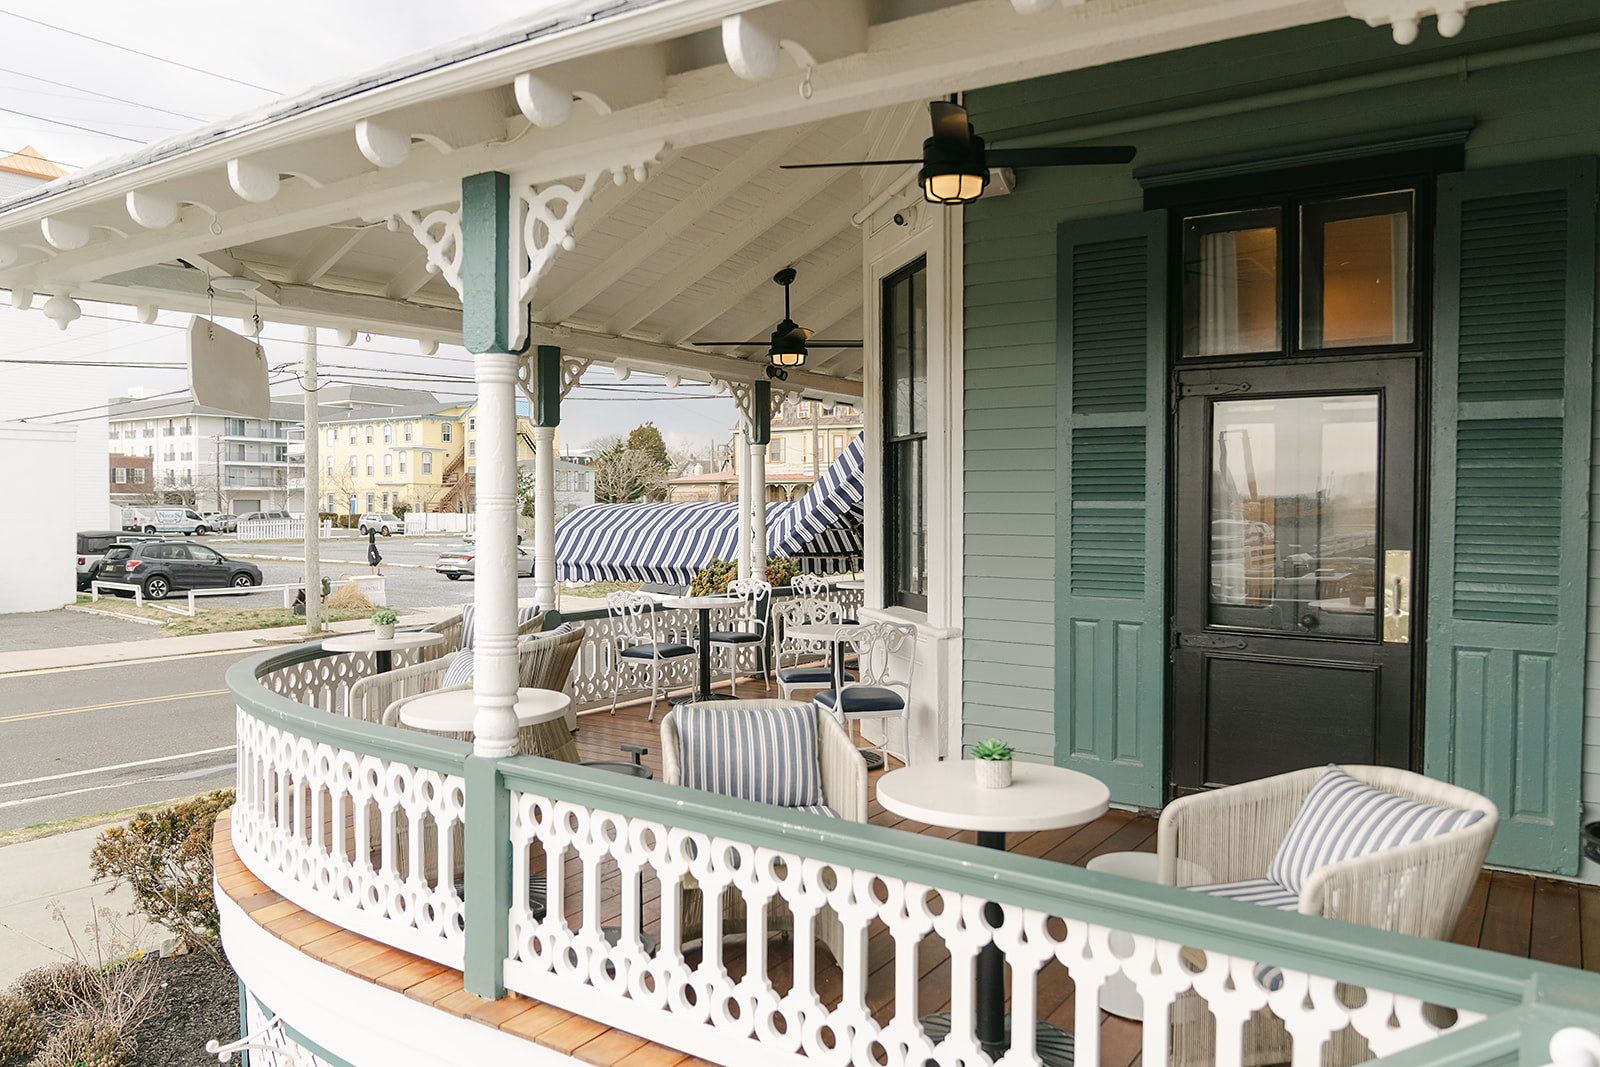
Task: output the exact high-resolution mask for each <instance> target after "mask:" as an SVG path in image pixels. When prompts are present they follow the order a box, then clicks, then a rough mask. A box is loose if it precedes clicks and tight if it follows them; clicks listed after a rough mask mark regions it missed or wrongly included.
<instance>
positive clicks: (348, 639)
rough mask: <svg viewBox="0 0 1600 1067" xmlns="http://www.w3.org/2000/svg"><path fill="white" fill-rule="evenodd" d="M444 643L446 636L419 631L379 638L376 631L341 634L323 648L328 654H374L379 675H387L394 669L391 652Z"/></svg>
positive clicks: (323, 640)
mask: <svg viewBox="0 0 1600 1067" xmlns="http://www.w3.org/2000/svg"><path fill="white" fill-rule="evenodd" d="M443 643H444V634H429V633H422V632H421V631H419V630H406V631H404V632H402V633H397V634H395V635H394V636H393V637H379V636H378V635H377V633H376V632H375V631H372V630H367V631H365V632H363V633H355V634H339V635H338V636H336V637H325V638H323V639H322V647H323V650H324V651H327V652H372V653H374V654H375V655H374V666H375V667H376V669H377V671H378V673H379V674H387V673H388V672H389V671H390V670H392V669H393V667H394V662H393V659H392V657H391V656H390V655H389V654H390V653H391V652H396V651H402V650H404V649H408V648H427V647H428V646H429V645H439V644H443Z"/></svg>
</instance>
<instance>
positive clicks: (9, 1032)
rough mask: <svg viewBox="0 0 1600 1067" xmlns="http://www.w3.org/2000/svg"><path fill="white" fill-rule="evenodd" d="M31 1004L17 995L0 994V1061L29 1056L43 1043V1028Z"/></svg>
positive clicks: (25, 998)
mask: <svg viewBox="0 0 1600 1067" xmlns="http://www.w3.org/2000/svg"><path fill="white" fill-rule="evenodd" d="M33 1012H34V1008H33V1004H32V1003H30V1002H29V1000H28V998H27V997H24V996H22V995H20V994H17V993H0V1060H8V1059H11V1058H12V1057H14V1056H31V1055H33V1054H34V1052H36V1051H37V1050H38V1048H39V1046H40V1045H41V1044H43V1043H44V1026H43V1024H41V1023H40V1022H39V1020H38V1019H35V1018H34V1017H33Z"/></svg>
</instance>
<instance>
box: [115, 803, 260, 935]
mask: <svg viewBox="0 0 1600 1067" xmlns="http://www.w3.org/2000/svg"><path fill="white" fill-rule="evenodd" d="M232 804H233V790H231V789H219V790H217V791H216V792H214V793H205V794H202V795H201V796H198V797H194V798H193V799H191V800H186V801H184V802H183V803H181V804H175V805H173V806H172V807H170V808H164V809H162V810H161V811H156V812H140V813H139V814H138V815H135V816H134V817H133V818H132V819H131V820H130V821H129V822H128V825H127V826H113V827H111V828H110V829H109V830H106V831H105V832H104V833H102V834H101V835H100V837H99V838H98V839H97V840H96V842H95V846H94V851H93V852H91V853H90V854H89V866H90V869H91V870H93V872H94V877H95V880H96V881H99V880H100V879H102V878H112V879H114V881H113V882H112V883H111V888H113V889H115V888H116V887H117V886H119V885H121V884H122V883H124V882H126V883H127V884H128V886H129V887H130V888H131V889H132V890H133V897H134V909H135V910H136V911H137V912H139V913H140V914H142V915H143V916H144V917H145V918H146V919H148V920H149V921H150V922H153V923H159V924H160V925H162V926H165V927H166V928H167V929H169V930H171V931H172V932H173V933H175V934H177V935H178V936H179V937H180V938H182V939H183V942H184V944H185V946H187V947H188V948H191V949H206V950H208V951H212V952H215V951H216V947H215V946H216V941H217V936H218V933H219V931H220V925H221V921H220V919H219V918H218V916H217V902H216V901H215V900H213V899H212V897H211V878H212V871H213V867H212V863H211V831H212V828H213V827H214V826H215V825H216V821H217V815H218V814H220V813H221V812H223V811H225V810H226V809H227V808H229V807H231V806H232Z"/></svg>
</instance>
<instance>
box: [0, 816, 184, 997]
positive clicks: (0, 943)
mask: <svg viewBox="0 0 1600 1067" xmlns="http://www.w3.org/2000/svg"><path fill="white" fill-rule="evenodd" d="M111 825H115V824H113V823H106V824H105V825H102V826H91V827H88V828H86V829H81V830H69V831H66V832H65V833H58V834H52V835H50V836H48V837H39V838H35V839H33V840H31V841H18V842H17V843H15V844H8V845H4V846H3V847H0V989H4V988H5V987H6V986H8V985H10V984H11V983H12V982H13V981H15V980H16V979H17V978H18V977H20V976H21V975H23V974H24V973H26V972H28V971H31V970H32V969H33V968H35V967H43V966H45V965H46V964H50V963H61V962H63V961H65V960H70V959H72V958H73V949H72V940H71V938H76V939H77V942H78V948H79V950H80V951H81V952H82V953H83V954H84V957H85V962H86V963H89V964H91V965H93V964H94V963H95V958H94V957H95V940H94V934H93V933H92V932H90V933H85V932H84V931H85V927H87V926H88V925H89V923H90V921H91V920H93V918H94V915H95V909H97V908H109V909H111V910H112V911H113V912H115V913H116V915H117V918H118V921H119V923H120V926H121V929H122V931H123V932H124V933H127V932H131V931H133V930H134V929H135V928H137V927H138V926H139V921H138V920H137V918H136V917H130V916H128V914H127V913H128V911H129V909H131V908H132V906H133V891H132V890H131V889H129V888H128V887H127V886H122V887H120V888H118V889H116V890H115V891H113V892H112V893H111V894H109V895H107V893H106V888H107V886H109V885H110V884H111V882H110V880H109V879H107V880H106V881H104V882H101V883H98V884H97V883H95V882H94V881H93V880H92V878H91V875H90V873H89V853H90V852H92V851H93V850H94V844H95V839H96V838H98V837H99V836H100V834H101V833H102V832H103V831H104V830H105V829H106V827H107V826H111ZM52 901H55V902H59V903H60V905H61V907H62V909H63V911H64V912H65V915H66V923H65V924H63V923H61V922H60V921H58V920H56V919H54V918H52V917H51V914H50V912H51V902H52ZM69 928H70V932H71V938H69V937H68V931H69ZM101 929H102V931H104V935H103V936H104V937H105V938H107V939H109V935H110V930H109V929H108V928H107V927H106V926H105V924H104V923H102V924H101ZM140 933H141V934H142V936H140V937H139V938H138V941H137V943H136V945H135V946H134V947H137V948H142V949H144V950H146V951H147V952H148V951H153V950H155V949H158V948H159V947H160V945H161V942H162V940H163V939H164V938H166V937H168V936H170V935H169V934H168V933H167V931H166V930H165V929H163V928H161V927H158V926H146V927H145V928H144V929H143V930H142V931H140Z"/></svg>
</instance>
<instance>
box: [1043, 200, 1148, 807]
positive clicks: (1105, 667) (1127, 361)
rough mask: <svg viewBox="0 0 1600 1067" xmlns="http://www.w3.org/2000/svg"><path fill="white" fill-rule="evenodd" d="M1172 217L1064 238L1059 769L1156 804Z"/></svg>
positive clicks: (1101, 224) (1108, 223)
mask: <svg viewBox="0 0 1600 1067" xmlns="http://www.w3.org/2000/svg"><path fill="white" fill-rule="evenodd" d="M1165 245H1166V215H1165V212H1160V211H1152V212H1146V213H1144V214H1140V215H1123V216H1118V217H1116V218H1107V219H1091V220H1085V221H1081V222H1068V223H1063V224H1062V225H1061V227H1060V228H1059V230H1058V231H1057V245H1056V247H1057V254H1056V322H1057V341H1056V344H1057V353H1058V359H1059V364H1058V368H1057V375H1056V380H1057V385H1056V389H1057V398H1058V399H1057V408H1056V410H1057V426H1056V434H1057V437H1056V451H1057V455H1058V457H1059V462H1058V463H1057V465H1056V472H1057V474H1056V689H1055V702H1056V742H1055V746H1056V756H1055V758H1056V763H1057V764H1059V765H1061V766H1064V767H1073V768H1076V769H1078V770H1082V771H1085V772H1087V773H1089V774H1092V775H1094V776H1095V777H1096V778H1099V779H1100V780H1101V781H1103V782H1105V783H1106V784H1107V785H1108V786H1110V788H1111V798H1112V799H1113V800H1115V801H1119V802H1122V803H1127V804H1141V805H1146V806H1150V807H1154V806H1157V805H1159V804H1160V803H1161V793H1162V788H1161V784H1162V755H1161V752H1162V746H1161V742H1162V703H1163V696H1162V694H1163V691H1164V688H1165V669H1166V668H1165V661H1166V657H1165V649H1166V642H1165V640H1164V636H1163V635H1164V634H1165V626H1164V617H1165V604H1166V597H1165V595H1164V593H1163V590H1162V574H1163V559H1164V552H1163V547H1162V546H1163V543H1164V531H1165V519H1166V517H1165V513H1164V501H1165V499H1166V486H1165V480H1166V475H1165V466H1164V462H1165V456H1166V444H1165V441H1166V400H1165V397H1166V380H1167V375H1166V264H1165Z"/></svg>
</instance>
